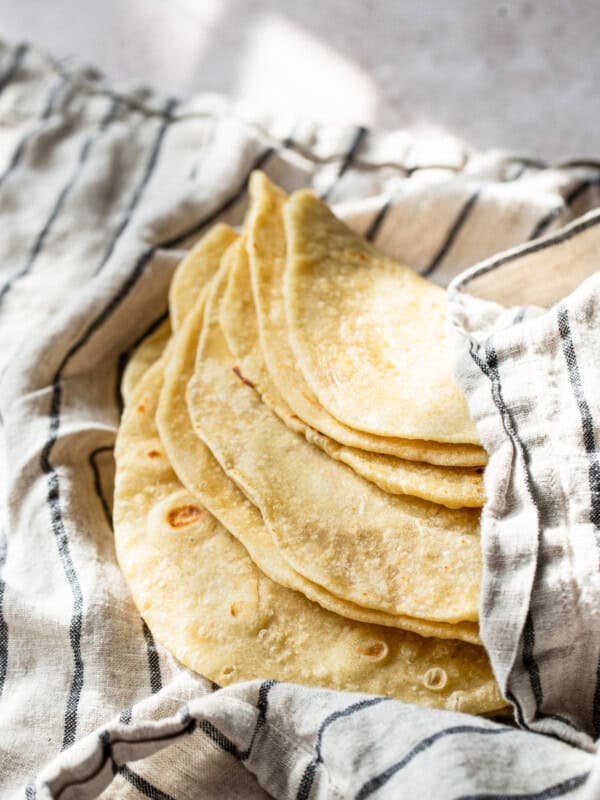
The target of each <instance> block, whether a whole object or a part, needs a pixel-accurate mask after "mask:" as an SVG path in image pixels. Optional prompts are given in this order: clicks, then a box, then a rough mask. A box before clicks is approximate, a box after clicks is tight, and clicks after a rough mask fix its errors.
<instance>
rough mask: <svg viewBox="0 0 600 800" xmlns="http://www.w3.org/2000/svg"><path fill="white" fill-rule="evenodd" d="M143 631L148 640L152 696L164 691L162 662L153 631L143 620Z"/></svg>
mask: <svg viewBox="0 0 600 800" xmlns="http://www.w3.org/2000/svg"><path fill="white" fill-rule="evenodd" d="M142 629H143V631H144V639H145V640H146V647H147V649H148V667H149V669H150V690H151V692H152V694H156V693H157V692H160V690H161V689H162V676H161V674H160V660H159V657H158V650H157V648H156V642H155V641H154V636H153V635H152V631H151V630H150V628H149V627H148V626H147V624H146V621H145V620H142Z"/></svg>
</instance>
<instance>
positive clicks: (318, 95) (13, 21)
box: [0, 0, 600, 160]
mask: <svg viewBox="0 0 600 800" xmlns="http://www.w3.org/2000/svg"><path fill="white" fill-rule="evenodd" d="M0 23H1V27H0V32H1V33H2V35H3V36H5V37H7V38H10V39H20V40H28V41H31V42H33V43H35V44H38V45H40V46H42V47H43V48H45V49H46V50H48V51H49V52H50V53H52V54H53V55H54V56H56V57H59V58H61V59H67V60H71V59H72V60H76V61H83V62H87V63H91V64H94V65H96V66H98V67H100V69H102V70H103V71H104V72H105V73H106V74H107V76H108V77H109V78H110V79H111V80H113V81H114V82H118V83H126V84H139V83H146V84H153V85H154V86H155V87H157V88H158V89H160V90H162V91H165V92H168V93H170V94H176V95H179V96H181V97H187V96H190V95H192V94H195V93H198V92H205V91H210V92H218V93H223V94H227V95H229V96H232V97H234V98H243V99H245V100H247V101H250V102H252V103H254V104H256V105H258V106H259V107H262V108H270V109H275V110H278V109H281V110H285V111H289V110H290V109H293V110H297V111H298V112H300V113H301V114H303V115H305V116H309V117H312V118H314V119H317V120H324V121H334V122H352V123H362V124H366V125H369V126H377V127H381V128H398V127H410V128H416V129H419V128H421V127H427V128H429V129H431V128H434V129H435V128H441V129H443V130H444V131H446V132H447V133H451V134H453V135H455V136H457V137H459V138H461V139H462V140H464V141H465V142H466V143H467V144H470V145H472V146H474V147H477V148H488V147H501V148H504V149H509V150H511V151H513V152H516V153H518V154H520V155H528V156H539V157H544V158H548V159H551V160H555V159H558V160H560V159H567V158H572V157H590V158H593V157H600V142H599V141H598V136H599V134H598V127H599V126H598V122H599V121H600V101H599V100H598V97H597V86H596V85H595V83H596V78H597V77H600V48H599V47H598V44H597V36H598V32H599V31H600V4H598V3H595V2H593V0H578V1H577V2H575V3H568V2H564V1H562V0H538V2H533V0H505V1H504V2H499V1H498V0H487V2H479V0H452V2H448V0H421V2H416V1H415V0H319V2H318V3H301V2H298V0H169V2H165V0H86V2H81V0H53V2H52V3H46V2H42V0H0Z"/></svg>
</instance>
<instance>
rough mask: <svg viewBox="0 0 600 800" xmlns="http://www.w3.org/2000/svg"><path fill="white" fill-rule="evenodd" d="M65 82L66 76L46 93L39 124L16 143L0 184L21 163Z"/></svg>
mask: <svg viewBox="0 0 600 800" xmlns="http://www.w3.org/2000/svg"><path fill="white" fill-rule="evenodd" d="M65 83H66V78H61V79H60V80H59V81H58V82H57V83H56V84H55V85H54V86H53V87H52V89H51V90H50V93H49V94H48V97H47V99H46V104H45V106H44V109H43V111H42V113H41V116H40V120H41V123H40V124H39V125H36V127H35V128H33V130H30V131H28V132H27V133H25V134H24V135H23V136H22V138H21V139H20V140H19V142H18V143H17V146H16V148H15V150H14V152H13V154H12V158H11V159H10V162H9V164H8V166H7V167H6V168H5V169H4V172H3V173H2V174H1V175H0V186H1V185H2V184H3V183H4V181H5V180H6V179H7V178H8V177H9V176H10V175H11V174H12V173H13V172H14V171H15V170H16V168H17V167H18V166H19V164H20V163H21V159H22V158H23V156H24V155H25V151H26V150H27V145H28V144H29V142H30V141H31V139H33V137H34V136H36V135H37V134H38V133H41V131H42V130H43V129H44V127H45V123H46V121H47V120H48V118H49V117H50V115H51V114H52V113H53V112H54V103H55V102H56V99H57V98H58V95H59V94H60V92H61V90H62V88H63V87H64V85H65Z"/></svg>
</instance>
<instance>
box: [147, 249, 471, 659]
mask: <svg viewBox="0 0 600 800" xmlns="http://www.w3.org/2000/svg"><path fill="white" fill-rule="evenodd" d="M235 250H236V248H235V247H233V248H232V249H231V252H228V254H227V255H226V256H225V259H224V260H225V262H226V264H225V268H227V262H229V263H231V261H230V260H231V258H232V257H233V256H234V255H235ZM203 315H204V297H201V298H200V299H199V300H198V301H197V303H196V306H195V307H194V309H193V310H192V311H191V312H190V314H189V315H188V317H187V318H186V320H185V322H184V324H183V325H182V327H181V329H180V330H179V332H178V334H177V335H176V337H175V340H174V342H173V345H172V346H171V347H170V349H169V359H168V361H167V362H166V363H165V367H164V369H165V374H164V385H163V388H162V391H161V394H160V403H159V407H158V411H157V415H156V421H157V424H158V429H159V431H160V437H161V440H162V442H163V446H164V448H165V451H166V453H167V455H168V458H169V460H170V462H171V463H172V464H173V467H174V469H175V472H176V473H177V476H178V477H179V479H180V480H181V482H182V483H183V485H184V486H185V487H186V489H187V490H188V491H190V492H191V493H192V494H193V495H194V496H195V497H196V498H197V499H199V500H200V502H201V503H202V505H203V506H205V507H206V508H207V509H208V510H209V511H210V512H211V513H212V514H213V515H214V516H215V517H216V518H217V519H218V520H219V521H220V522H221V523H222V524H223V525H224V527H225V528H226V529H227V530H229V531H230V532H231V533H232V534H233V535H234V536H235V538H236V539H238V541H239V542H241V544H242V545H243V546H244V547H245V548H246V550H247V551H248V553H249V555H250V557H251V558H252V560H253V561H254V563H255V564H256V565H257V566H258V567H259V568H260V570H261V571H262V572H263V573H264V574H265V575H267V576H268V577H269V578H271V579H272V580H274V581H275V582H277V583H279V584H281V585H282V586H285V587H287V588H289V589H295V590H297V591H299V592H302V593H303V594H304V595H305V596H306V597H307V598H308V599H309V600H312V601H314V602H315V603H318V604H319V605H321V606H322V607H323V608H325V609H327V610H329V611H332V612H334V613H336V614H339V615H341V616H344V617H347V618H349V619H353V620H357V621H359V622H368V623H372V624H376V625H384V626H389V627H397V628H402V629H404V630H407V631H413V632H415V633H418V634H420V635H421V636H429V637H430V636H435V637H437V638H440V639H461V640H463V641H467V642H471V643H478V642H479V635H478V626H477V625H476V624H475V623H473V622H460V623H457V624H456V625H449V624H446V623H444V622H430V621H428V620H420V619H414V618H412V617H408V616H394V615H391V614H386V613H385V612H381V611H376V610H372V609H368V608H363V607H361V606H359V605H356V604H354V603H349V602H346V601H344V600H342V599H340V598H338V597H336V596H334V595H333V594H331V593H330V592H327V591H326V590H325V589H323V588H322V587H320V586H318V585H317V584H315V583H313V582H312V581H310V580H307V579H306V578H304V577H303V576H302V575H300V574H299V573H297V572H296V571H295V570H293V569H292V568H291V567H290V565H289V564H288V563H287V561H285V560H284V559H283V558H282V556H281V555H280V553H279V551H278V549H277V548H276V547H275V544H274V542H273V538H272V537H271V534H270V533H269V531H268V530H267V528H266V526H265V523H264V520H263V518H262V516H261V514H260V511H259V510H258V509H257V508H256V506H255V505H253V503H251V502H250V501H249V500H248V498H247V497H246V496H245V495H244V494H243V492H241V491H240V489H238V487H237V486H236V484H235V483H234V482H233V481H232V480H231V479H230V478H229V477H228V476H227V475H226V474H225V472H224V471H223V469H222V468H221V466H220V465H219V463H218V461H216V459H215V458H214V456H213V455H212V453H211V452H210V450H209V449H208V447H207V446H206V445H205V444H204V442H203V441H201V440H200V439H199V438H198V436H197V435H196V433H195V432H194V429H193V427H192V424H191V421H190V418H189V415H188V409H187V404H186V400H185V393H186V387H187V384H188V381H189V379H190V378H191V376H192V374H193V371H194V364H195V358H196V349H197V344H198V336H199V331H200V330H201V328H202V321H203Z"/></svg>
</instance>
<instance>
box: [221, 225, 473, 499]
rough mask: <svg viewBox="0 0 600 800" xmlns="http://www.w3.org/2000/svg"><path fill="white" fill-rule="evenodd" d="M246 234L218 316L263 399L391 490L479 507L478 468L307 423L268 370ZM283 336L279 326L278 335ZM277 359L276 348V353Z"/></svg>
mask: <svg viewBox="0 0 600 800" xmlns="http://www.w3.org/2000/svg"><path fill="white" fill-rule="evenodd" d="M244 244H245V241H244V238H241V239H240V240H239V243H238V245H236V247H235V248H234V252H233V253H232V263H231V268H230V271H229V278H228V282H227V288H226V290H225V294H224V297H223V302H222V305H221V310H220V322H221V326H222V328H223V333H224V335H225V338H226V340H227V344H228V346H229V349H230V350H231V352H232V353H233V355H234V356H235V358H236V361H240V363H241V361H242V360H245V361H244V373H243V374H242V372H241V371H239V367H238V377H239V378H240V379H241V380H245V381H246V383H247V385H254V387H255V388H256V389H257V391H258V392H259V394H260V395H261V397H262V399H263V401H264V402H265V403H266V404H267V405H268V406H269V407H270V408H271V409H272V410H273V411H275V413H277V414H278V416H279V417H280V418H281V419H282V421H283V422H284V423H285V424H287V425H288V427H290V428H291V429H292V430H295V431H298V432H299V433H302V434H303V435H304V436H306V438H307V439H308V441H310V442H311V443H312V444H314V445H316V446H317V447H320V448H321V449H322V450H324V451H325V452H326V453H327V454H328V455H329V456H330V457H331V458H335V459H337V460H338V461H341V462H343V463H344V464H347V465H348V466H349V467H352V469H353V470H354V471H355V472H356V473H357V474H358V475H361V476H362V477H363V478H365V479H366V480H370V481H372V482H373V483H375V484H377V486H379V487H380V488H381V489H383V490H384V491H387V492H389V493H391V494H408V495H412V496H414V497H421V498H422V499H424V500H429V501H431V502H433V503H441V504H442V505H445V506H447V507H449V508H465V507H474V508H480V507H481V506H483V504H484V500H485V498H484V493H483V479H482V476H481V474H480V472H477V471H476V470H475V469H457V468H448V467H437V466H433V465H431V464H424V463H421V462H417V461H406V460H404V459H400V458H394V457H393V456H385V455H380V454H378V453H369V452H367V451H365V450H358V449H356V448H350V447H345V446H344V445H340V444H338V442H336V441H334V440H332V439H330V438H329V437H328V436H325V435H323V434H322V433H321V432H320V431H317V430H314V429H313V428H311V427H309V426H308V425H306V424H305V423H304V421H303V420H302V419H300V418H299V417H298V416H297V415H296V414H294V412H293V411H292V409H290V407H289V406H288V405H287V403H286V401H285V400H284V399H283V397H282V396H281V395H280V393H279V391H278V388H279V387H276V386H275V385H274V383H273V381H272V372H271V371H267V368H266V365H265V362H264V358H263V357H262V352H261V348H260V345H259V333H258V325H257V318H256V309H255V305H254V300H253V295H252V286H251V282H250V270H249V264H248V255H247V253H246V249H245V247H244ZM284 336H285V331H282V332H281V335H280V336H279V341H281V339H282V338H283V337H284ZM274 358H275V360H276V361H277V354H275V355H274Z"/></svg>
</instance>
